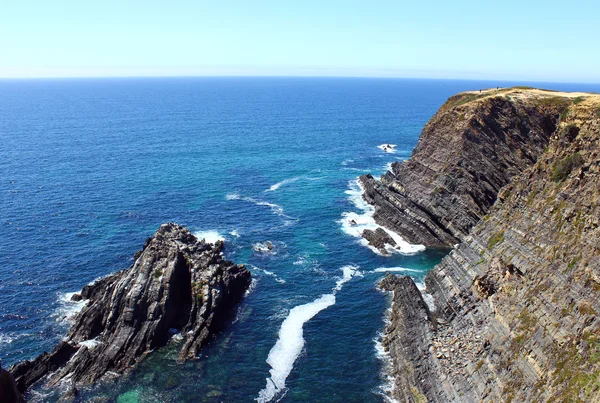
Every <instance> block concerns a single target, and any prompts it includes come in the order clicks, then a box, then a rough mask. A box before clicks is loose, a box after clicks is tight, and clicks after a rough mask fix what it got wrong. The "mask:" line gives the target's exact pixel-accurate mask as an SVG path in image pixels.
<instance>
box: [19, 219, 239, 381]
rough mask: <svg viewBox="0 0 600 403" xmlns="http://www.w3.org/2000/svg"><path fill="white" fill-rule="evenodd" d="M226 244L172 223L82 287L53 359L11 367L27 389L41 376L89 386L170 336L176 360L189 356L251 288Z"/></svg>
mask: <svg viewBox="0 0 600 403" xmlns="http://www.w3.org/2000/svg"><path fill="white" fill-rule="evenodd" d="M222 248H223V243H222V242H220V241H219V242H217V243H216V244H214V245H213V244H209V243H206V242H204V240H198V239H197V238H196V237H195V236H194V235H192V234H191V233H190V231H189V230H188V229H186V228H184V227H181V226H179V225H177V224H173V223H169V224H164V225H162V226H161V227H160V228H159V230H158V231H157V232H156V234H155V235H154V237H152V238H149V239H148V240H147V241H146V243H145V244H144V248H143V250H141V251H140V252H138V253H137V254H136V261H135V263H134V264H133V265H132V267H131V268H129V269H128V270H124V271H121V272H118V273H116V274H113V275H111V276H109V277H105V278H103V279H101V280H99V281H97V282H96V283H94V284H93V285H88V286H85V287H84V288H83V290H82V292H81V294H80V295H81V298H82V299H84V300H86V301H87V304H86V305H85V307H84V308H83V310H82V311H81V312H80V313H79V314H78V315H77V317H76V318H75V324H74V325H73V327H72V328H71V330H70V331H69V333H68V336H67V338H66V340H65V341H63V342H62V343H61V344H59V345H58V346H57V347H56V348H55V350H54V351H53V352H52V353H50V354H47V353H44V354H42V355H41V356H39V357H38V358H36V359H35V360H33V361H26V362H23V363H21V364H19V365H17V366H15V367H13V368H12V369H11V372H12V373H13V374H14V376H15V378H16V381H17V384H18V386H19V389H20V390H21V391H24V390H25V389H26V388H28V387H29V386H31V385H32V384H33V383H35V382H37V381H38V380H40V379H41V378H42V377H44V376H46V375H47V374H50V376H49V378H48V379H47V381H48V384H49V385H50V386H52V385H55V384H57V383H59V382H60V381H61V380H63V379H65V380H66V379H68V380H69V382H71V383H73V384H89V383H92V382H95V381H97V380H99V379H100V378H102V377H103V376H105V375H106V374H107V373H110V374H111V375H115V374H121V373H123V372H124V371H126V370H127V369H129V368H131V367H132V366H134V365H135V364H136V363H138V362H139V361H140V360H141V359H143V358H144V356H145V355H147V354H148V353H150V352H151V351H152V350H153V349H155V348H157V347H160V346H162V345H164V344H166V343H167V341H168V340H169V339H170V337H171V336H172V334H173V332H181V334H182V335H183V337H184V342H183V345H182V347H181V350H180V353H179V357H180V359H181V360H186V359H189V358H193V357H195V356H196V355H197V354H198V351H199V350H200V348H201V347H202V346H203V345H204V344H205V343H206V342H207V340H208V339H209V338H210V337H211V336H212V335H213V334H215V333H216V332H218V331H219V330H220V329H221V328H222V327H223V325H224V324H225V323H226V321H227V319H228V316H229V315H230V313H231V311H232V309H233V308H234V306H235V305H236V304H237V303H238V302H239V301H240V299H241V298H242V296H243V295H244V292H245V291H246V289H247V288H248V286H249V284H250V273H249V271H248V270H246V268H245V267H244V266H240V265H236V264H234V263H232V262H230V261H227V260H224V259H223V258H222V253H221V251H222Z"/></svg>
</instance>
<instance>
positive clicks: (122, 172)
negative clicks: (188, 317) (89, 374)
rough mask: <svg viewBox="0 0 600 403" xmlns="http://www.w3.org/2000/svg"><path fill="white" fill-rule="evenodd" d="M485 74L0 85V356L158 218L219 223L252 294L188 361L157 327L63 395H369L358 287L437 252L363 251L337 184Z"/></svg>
mask: <svg viewBox="0 0 600 403" xmlns="http://www.w3.org/2000/svg"><path fill="white" fill-rule="evenodd" d="M496 85H498V83H496V82H494V83H482V82H468V81H436V80H388V79H315V78H312V79H309V78H210V79H209V78H185V79H184V78H181V79H97V80H95V79H87V80H14V81H0V91H1V92H2V96H1V97H0V136H1V137H2V147H1V148H0V157H1V161H2V164H1V165H0V198H1V199H2V204H1V205H2V208H1V210H0V225H2V231H0V245H1V246H0V248H1V252H2V253H1V255H2V260H1V261H0V358H2V360H3V363H4V364H5V365H9V364H11V363H15V362H17V361H20V360H23V359H27V358H32V357H34V356H36V355H37V354H39V353H40V352H42V351H43V350H49V349H51V348H52V347H53V346H54V345H55V344H56V342H57V341H59V340H60V339H61V338H62V337H63V336H64V335H65V334H66V331H67V329H68V326H69V323H70V322H69V317H70V315H71V314H72V313H73V312H75V311H76V310H77V309H78V308H80V306H81V305H80V304H79V305H77V304H74V303H71V302H69V294H68V293H70V292H75V291H78V290H79V289H81V287H82V286H83V285H85V284H87V283H88V282H90V281H93V280H94V279H96V278H98V277H102V276H105V275H107V274H110V273H112V272H114V271H116V270H119V269H123V268H126V267H128V266H129V265H130V264H131V263H132V256H133V254H134V252H135V251H136V250H138V249H140V248H141V246H142V245H143V242H144V240H145V238H146V237H148V236H150V235H152V233H153V232H154V231H155V230H156V229H157V228H158V226H159V225H160V224H161V223H164V222H167V221H176V222H178V223H180V224H184V225H187V226H188V227H189V228H190V229H191V230H192V231H193V232H195V233H197V234H199V236H205V237H207V238H209V239H212V240H214V239H219V238H224V239H225V240H226V242H227V243H226V255H227V256H228V258H230V259H232V260H234V261H236V262H238V263H246V264H248V266H249V268H250V269H251V270H252V274H253V277H254V282H253V287H252V289H251V291H250V292H249V294H248V295H247V296H246V298H245V299H244V301H243V302H242V304H241V306H240V307H239V309H238V310H237V311H236V312H235V316H234V318H232V324H231V326H229V328H228V329H227V330H225V331H224V332H223V334H222V335H220V337H219V338H218V339H216V340H214V341H213V342H212V343H211V344H210V345H209V346H207V348H206V349H204V350H203V353H202V355H201V357H199V359H198V360H195V361H192V362H187V363H185V364H178V363H177V362H176V353H175V352H176V347H177V340H176V338H174V340H173V341H172V343H171V344H170V345H169V346H166V347H165V348H162V349H159V350H158V351H156V352H155V353H154V354H153V355H151V357H150V358H149V359H147V360H146V361H145V362H144V363H143V364H142V365H140V366H139V368H138V369H136V370H135V371H132V373H130V374H129V375H127V376H124V377H122V379H121V380H120V381H119V382H116V383H111V384H101V385H97V386H95V387H93V388H89V389H82V390H81V399H82V401H85V400H89V399H90V398H91V397H92V396H95V397H104V398H106V399H108V401H115V400H116V401H118V402H126V401H137V400H139V401H144V402H151V401H157V402H158V401H160V402H186V401H189V402H197V401H206V402H220V401H224V402H247V401H253V400H254V399H258V401H269V399H270V398H272V400H271V401H278V400H279V401H284V402H306V401H314V402H352V401H356V402H381V401H382V400H383V399H384V398H383V397H382V386H384V384H385V382H386V376H385V375H384V374H382V370H383V369H384V361H383V360H382V359H381V353H380V352H378V350H377V339H378V337H379V334H380V332H381V331H382V330H383V328H384V320H385V314H386V310H387V308H388V300H387V296H386V295H385V294H383V293H381V292H380V291H379V290H378V289H377V287H376V284H377V282H378V281H379V280H380V279H381V278H382V277H383V276H384V275H385V271H394V272H398V273H404V274H409V275H411V276H413V277H414V278H415V279H416V280H417V281H422V279H423V276H424V275H425V273H426V272H427V271H428V270H429V269H430V268H431V267H433V265H435V264H436V263H437V262H438V261H439V260H440V259H441V258H442V257H443V254H444V252H443V251H435V250H433V251H431V250H427V251H420V250H419V248H415V247H411V246H410V245H404V246H403V247H402V248H401V250H397V251H392V252H394V253H392V254H391V255H390V256H381V255H378V254H375V253H374V251H373V250H371V249H369V248H368V247H366V246H365V245H364V244H363V243H361V241H360V240H359V239H358V238H356V237H355V236H353V232H356V231H355V229H353V228H352V226H349V225H348V219H349V217H351V218H352V219H355V220H357V222H359V224H360V225H365V226H366V227H369V226H372V225H373V223H372V221H370V216H369V210H368V207H366V206H364V205H363V204H361V199H360V197H357V195H358V194H359V193H357V191H358V189H357V187H356V182H355V180H356V178H357V177H358V175H360V174H363V173H367V172H371V173H373V174H381V173H383V172H384V170H385V169H386V167H387V166H388V165H389V163H391V162H393V161H400V160H403V159H405V158H408V157H409V155H410V152H411V150H412V149H413V147H414V145H415V144H416V142H417V139H418V136H419V133H420V130H421V129H422V127H423V126H424V124H425V123H426V121H427V120H428V119H429V118H430V117H431V116H432V115H433V114H434V113H435V111H436V110H437V109H438V107H439V106H440V105H441V104H442V103H443V102H444V101H445V100H446V98H447V97H449V96H450V95H452V94H454V93H456V92H458V91H462V90H467V89H477V88H481V87H487V86H496ZM499 85H502V84H501V83H499ZM543 86H544V87H549V88H555V89H567V90H568V89H573V90H596V91H598V90H599V89H600V88H598V86H596V88H594V87H593V86H583V85H566V84H565V85H558V84H556V85H554V84H547V85H543ZM383 144H395V145H396V146H395V149H394V150H391V151H393V152H389V151H390V150H389V149H387V148H386V149H385V150H383V149H382V148H383V147H381V148H378V146H381V145H383ZM354 235H356V234H354ZM267 241H270V242H271V243H272V245H273V248H272V250H268V248H265V245H266V242H267ZM406 253H411V254H409V255H407V254H406ZM388 269H389V270H388ZM268 379H269V380H268ZM31 397H32V398H33V399H34V400H35V399H37V400H38V401H39V400H41V401H54V400H56V393H54V392H53V391H48V390H36V391H34V392H33V393H32V396H31ZM136 399H137V400H136Z"/></svg>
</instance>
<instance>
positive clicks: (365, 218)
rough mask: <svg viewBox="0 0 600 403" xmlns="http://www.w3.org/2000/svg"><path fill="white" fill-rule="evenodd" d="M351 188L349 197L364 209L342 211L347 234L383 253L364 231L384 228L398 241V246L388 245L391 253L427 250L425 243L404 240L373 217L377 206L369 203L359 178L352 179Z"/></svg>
mask: <svg viewBox="0 0 600 403" xmlns="http://www.w3.org/2000/svg"><path fill="white" fill-rule="evenodd" d="M349 186H350V189H348V190H346V192H345V193H346V194H347V195H348V199H349V200H350V202H352V204H354V205H355V206H356V208H358V209H360V210H362V211H363V213H362V214H358V213H355V212H345V213H342V219H341V220H340V221H339V222H340V223H341V225H342V231H344V232H345V233H346V234H348V235H350V236H353V237H356V238H360V243H361V244H362V245H364V246H366V247H368V248H369V249H371V250H372V251H373V252H375V253H377V254H378V255H381V252H380V251H379V250H378V249H377V248H374V247H372V246H371V245H369V242H368V241H367V240H366V239H364V238H363V237H362V233H363V231H364V230H366V229H369V230H372V231H374V230H376V229H377V228H382V229H383V230H384V231H385V232H387V233H388V234H389V235H390V237H391V238H392V239H393V240H394V241H395V242H396V246H395V247H392V246H390V245H387V246H386V249H387V251H388V252H390V253H401V254H404V255H412V254H415V253H418V252H421V251H423V250H425V246H423V245H413V244H410V243H408V242H406V241H405V240H404V238H402V237H401V236H400V235H398V234H396V233H395V232H393V231H390V230H388V229H386V228H383V227H382V226H380V225H378V224H377V223H376V222H375V219H374V218H373V215H374V214H375V208H374V207H373V206H371V205H370V204H369V203H367V202H366V201H365V200H364V199H363V197H362V194H363V192H364V189H363V188H362V185H361V184H360V182H359V180H358V179H355V180H352V181H350V182H349Z"/></svg>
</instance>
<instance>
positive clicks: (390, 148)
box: [377, 144, 397, 154]
mask: <svg viewBox="0 0 600 403" xmlns="http://www.w3.org/2000/svg"><path fill="white" fill-rule="evenodd" d="M396 146H397V144H381V145H378V146H377V148H379V149H380V150H382V151H385V152H386V153H392V154H393V153H395V152H396Z"/></svg>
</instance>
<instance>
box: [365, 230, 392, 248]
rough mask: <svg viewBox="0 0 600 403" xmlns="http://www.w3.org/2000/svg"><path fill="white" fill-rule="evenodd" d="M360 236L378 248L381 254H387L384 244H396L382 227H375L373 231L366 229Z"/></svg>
mask: <svg viewBox="0 0 600 403" xmlns="http://www.w3.org/2000/svg"><path fill="white" fill-rule="evenodd" d="M362 237H363V238H365V239H366V240H367V241H369V245H371V246H373V247H375V248H377V249H379V251H380V252H381V253H383V254H387V253H388V252H387V250H386V249H385V245H390V246H396V241H394V239H393V238H392V237H391V236H390V234H388V233H387V232H386V231H385V230H384V229H383V228H377V229H376V230H375V231H373V230H370V229H366V230H364V231H363V233H362Z"/></svg>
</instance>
